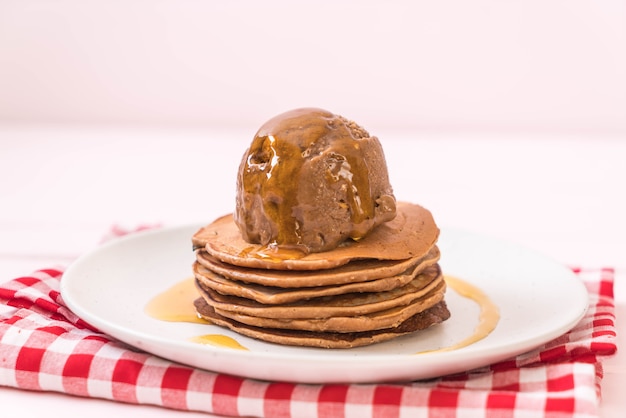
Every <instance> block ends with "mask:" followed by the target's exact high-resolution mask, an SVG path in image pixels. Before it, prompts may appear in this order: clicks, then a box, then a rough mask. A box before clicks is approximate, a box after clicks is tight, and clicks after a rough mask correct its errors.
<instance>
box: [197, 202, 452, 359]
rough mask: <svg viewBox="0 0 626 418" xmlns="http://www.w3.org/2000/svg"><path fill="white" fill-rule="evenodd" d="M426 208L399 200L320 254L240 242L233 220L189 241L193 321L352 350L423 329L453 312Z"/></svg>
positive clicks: (220, 222) (435, 231)
mask: <svg viewBox="0 0 626 418" xmlns="http://www.w3.org/2000/svg"><path fill="white" fill-rule="evenodd" d="M438 236H439V229H438V228H437V226H436V224H435V222H434V220H433V218H432V215H431V214H430V212H429V211H428V210H426V209H424V208H423V207H421V206H419V205H415V204H411V203H404V202H398V203H397V215H396V217H395V218H394V219H393V220H391V221H389V222H386V223H384V224H382V225H380V226H378V227H376V228H375V229H374V230H372V231H371V232H370V233H369V234H368V235H367V236H365V237H364V238H363V239H360V240H358V241H353V240H348V241H345V242H344V243H342V244H341V245H339V246H338V247H336V248H334V249H332V250H329V251H323V252H314V253H308V254H304V253H301V252H299V251H297V250H293V251H291V250H289V249H288V248H284V247H272V246H271V245H269V246H268V245H260V244H252V243H250V242H247V241H245V240H244V239H243V238H242V236H241V233H240V230H239V229H238V227H237V225H236V223H235V221H234V219H233V216H232V215H227V216H224V217H222V218H219V219H217V220H216V221H214V222H213V223H211V224H209V225H207V226H205V227H203V228H202V229H200V230H199V231H198V232H197V233H196V234H195V235H194V236H193V238H192V242H193V245H194V249H195V251H196V260H195V262H194V266H193V271H194V275H195V279H196V286H197V288H198V290H199V293H200V297H199V298H198V299H197V300H196V301H195V307H196V311H197V313H198V315H199V316H201V317H203V318H205V319H207V320H208V321H210V322H212V323H214V324H216V325H220V326H224V327H227V328H230V329H231V330H233V331H235V332H238V333H240V334H243V335H246V336H249V337H253V338H256V339H260V340H264V341H268V342H272V343H278V344H285V345H294V346H309V347H323V348H351V347H358V346H363V345H368V344H373V343H377V342H382V341H386V340H389V339H392V338H396V337H399V336H401V335H405V334H409V333H413V332H416V331H418V330H422V329H425V328H428V327H430V326H432V325H434V324H438V323H441V322H443V321H445V320H446V319H447V318H448V317H449V316H450V312H449V311H448V309H447V307H446V304H445V301H444V294H445V289H446V285H445V282H444V280H443V276H442V273H441V269H440V267H439V264H438V261H439V257H440V254H439V249H438V248H437V245H436V242H437V238H438Z"/></svg>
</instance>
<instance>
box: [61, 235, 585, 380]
mask: <svg viewBox="0 0 626 418" xmlns="http://www.w3.org/2000/svg"><path fill="white" fill-rule="evenodd" d="M200 227H201V225H189V226H182V227H175V228H164V229H158V230H152V231H145V232H140V233H137V234H133V235H129V236H126V237H122V238H119V239H116V240H114V241H111V242H109V243H107V244H104V245H102V246H100V247H98V248H96V249H94V250H93V251H92V252H89V253H87V254H85V255H84V256H82V257H80V258H79V259H78V260H77V261H76V262H74V263H73V264H72V265H71V266H70V267H69V268H68V269H67V271H66V272H65V274H64V275H63V278H62V281H61V294H62V296H63V299H64V301H65V302H66V304H67V305H68V307H69V308H70V309H71V310H72V311H73V312H74V313H76V314H77V315H78V316H79V317H81V318H82V319H84V320H85V321H87V322H88V323H90V324H91V325H93V326H95V327H97V328H98V329H100V330H101V331H102V332H104V333H106V334H108V335H110V336H112V337H114V338H116V339H119V340H120V341H123V342H125V343H127V344H129V345H131V346H134V347H136V348H138V349H141V350H145V351H146V352H149V353H152V354H154V355H157V356H160V357H163V358H165V359H169V360H171V361H174V362H178V363H182V364H186V365H189V366H193V367H197V368H200V369H205V370H209V371H214V372H221V373H228V374H233V375H238V376H242V377H248V378H255V379H262V380H271V381H289V382H300V383H356V382H359V383H365V382H391V381H411V380H419V379H429V378H434V377H438V376H442V375H446V374H453V373H458V372H463V371H466V370H470V369H473V368H477V367H481V366H485V365H488V364H491V363H494V362H498V361H502V360H505V359H507V358H510V357H512V356H515V355H518V354H521V353H523V352H526V351H528V350H531V349H533V348H535V347H537V346H539V345H541V344H544V343H546V342H548V341H550V340H551V339H553V338H556V337H558V336H559V335H561V334H563V333H565V332H566V331H568V330H569V329H571V328H572V327H573V326H574V325H575V324H576V323H577V322H578V321H579V320H580V319H581V318H582V316H583V315H584V314H585V312H586V309H587V306H588V294H587V291H586V289H585V287H584V285H583V283H582V282H581V281H580V280H579V279H578V278H577V277H576V276H575V275H574V274H573V273H572V272H571V271H570V270H569V269H568V268H566V267H565V266H562V265H560V264H559V263H556V262H555V261H553V260H551V259H549V258H546V257H545V256H543V255H541V254H538V253H536V252H534V251H531V250H528V249H526V248H523V247H521V246H519V245H516V244H512V243H508V242H503V241H500V240H496V239H493V238H489V237H486V236H482V235H478V234H475V233H471V232H467V231H462V230H458V229H447V228H443V229H442V231H441V236H440V239H439V243H438V245H439V247H440V249H441V254H442V256H441V261H440V264H441V267H442V269H443V272H444V274H445V275H449V276H454V277H456V278H459V279H461V280H463V281H466V282H468V283H470V284H472V285H473V286H476V287H478V288H479V289H480V290H482V291H483V292H484V293H485V294H487V296H488V297H489V298H490V299H491V301H493V302H494V303H495V304H496V305H497V306H498V308H499V311H500V320H499V322H498V324H497V326H496V328H495V329H494V331H493V332H491V334H489V335H488V336H487V337H486V338H484V339H482V340H480V341H478V342H476V343H474V344H471V345H469V346H466V347H463V348H460V349H456V350H451V351H442V350H441V349H442V348H445V347H448V346H453V345H455V344H456V343H458V342H460V341H462V340H463V339H465V338H467V337H468V336H470V335H471V334H472V333H473V331H474V328H475V327H476V326H477V325H478V323H479V313H480V307H479V306H478V305H477V304H476V303H475V302H474V301H473V300H471V299H467V298H465V297H462V296H460V295H459V294H457V293H456V292H455V291H454V290H452V289H450V288H449V289H448V291H447V293H446V301H447V303H448V307H449V309H450V311H451V314H452V316H451V318H450V319H449V320H448V321H446V322H444V323H443V324H440V325H437V326H434V327H432V328H430V329H428V330H425V331H421V332H417V333H414V334H411V335H408V336H404V337H400V338H397V339H395V340H391V341H387V342H384V343H380V344H374V345H370V346H366V347H359V348H354V349H318V348H303V347H289V346H281V345H277V344H271V343H265V342H262V341H257V340H254V339H251V338H247V337H244V336H241V335H238V334H236V333H233V332H231V331H229V330H226V329H224V328H221V327H218V326H215V325H211V324H195V323H182V322H165V321H160V320H157V319H154V318H152V317H151V316H149V315H148V314H146V313H145V312H144V308H145V306H146V305H147V304H148V302H149V301H150V300H151V299H152V298H154V297H155V296H156V295H157V294H159V293H162V292H164V291H165V290H167V289H168V288H170V287H172V286H173V285H175V284H177V283H179V282H181V281H183V280H185V279H189V278H190V277H191V276H192V273H191V266H192V263H193V261H194V253H193V251H192V247H191V236H192V235H193V233H194V232H196V231H197V230H198V229H199V228H200ZM208 334H215V335H222V336H225V337H230V338H233V339H235V340H236V341H237V342H238V343H239V344H241V346H243V347H245V348H246V349H247V350H241V349H234V348H229V347H225V346H214V345H209V344H199V343H197V342H193V341H192V340H193V339H194V338H197V337H199V336H203V335H208Z"/></svg>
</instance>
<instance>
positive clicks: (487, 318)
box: [145, 276, 500, 354]
mask: <svg viewBox="0 0 626 418" xmlns="http://www.w3.org/2000/svg"><path fill="white" fill-rule="evenodd" d="M445 280H446V283H447V285H448V287H449V288H450V289H451V290H453V291H454V292H456V293H458V294H459V295H460V296H462V297H464V298H467V299H470V300H472V301H473V302H475V303H476V304H477V305H478V306H479V308H480V313H479V317H478V324H477V325H476V326H475V327H474V331H473V333H472V334H471V335H470V336H469V337H467V338H465V339H463V340H461V341H459V342H457V343H455V344H452V345H449V346H446V347H442V348H438V349H434V350H425V351H420V352H417V353H416V354H424V353H435V352H440V351H452V350H458V349H460V348H463V347H466V346H468V345H471V344H474V343H475V342H477V341H480V340H482V339H483V338H485V337H487V336H488V335H489V334H490V333H491V332H492V331H493V330H494V329H495V328H496V326H497V324H498V321H499V320H500V314H499V309H498V307H497V306H496V305H495V304H494V303H493V301H492V300H491V299H490V298H489V296H488V295H486V294H485V293H484V292H483V291H482V290H480V289H479V288H478V287H476V286H474V285H472V284H471V283H469V282H467V281H465V280H462V279H459V278H457V277H452V276H445ZM198 297H200V296H199V294H198V291H197V290H196V287H195V279H194V278H193V277H191V278H188V279H185V280H183V281H181V282H178V283H176V284H175V285H173V286H172V287H170V288H169V289H166V290H165V291H164V292H162V293H159V294H158V295H156V296H155V297H154V298H153V299H151V300H150V302H148V304H147V305H146V307H145V312H146V313H147V314H148V315H149V316H151V317H152V318H154V319H158V320H161V321H168V322H191V323H197V324H209V322H208V321H206V320H205V319H202V318H200V317H198V315H197V314H196V311H195V308H194V305H193V302H194V300H195V299H197V298H198ZM439 326H441V325H439ZM190 341H192V342H195V343H198V344H209V345H213V346H218V347H225V348H231V349H237V350H247V348H246V347H244V346H243V345H242V344H241V343H239V342H238V341H237V340H236V339H234V338H232V337H228V336H226V335H222V334H205V335H199V336H196V337H193V338H191V339H190Z"/></svg>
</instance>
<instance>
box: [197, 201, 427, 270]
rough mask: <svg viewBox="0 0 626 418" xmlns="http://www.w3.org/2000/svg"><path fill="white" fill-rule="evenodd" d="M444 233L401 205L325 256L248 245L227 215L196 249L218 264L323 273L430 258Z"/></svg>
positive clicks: (412, 207) (422, 212)
mask: <svg viewBox="0 0 626 418" xmlns="http://www.w3.org/2000/svg"><path fill="white" fill-rule="evenodd" d="M438 237H439V228H438V227H437V225H436V224H435V221H434V219H433V217H432V214H431V213H430V212H429V211H428V210H427V209H425V208H423V207H421V206H419V205H416V204H412V203H407V202H398V204H397V215H396V217H395V218H394V219H393V220H391V221H389V222H386V223H384V224H382V225H379V226H378V227H377V228H375V229H374V230H373V231H371V232H370V233H369V234H368V235H367V236H365V237H364V238H363V239H361V240H359V241H352V240H348V241H345V242H344V243H342V244H341V245H339V246H338V247H337V248H335V249H333V250H330V251H325V252H319V253H309V254H304V253H300V252H299V251H297V250H289V249H285V248H274V247H272V246H263V245H258V244H251V243H249V242H246V241H245V240H244V239H243V238H242V236H241V233H240V231H239V229H238V227H237V225H236V224H235V222H234V219H233V216H232V214H231V215H226V216H223V217H221V218H218V219H217V220H215V221H214V222H213V223H211V224H209V225H207V226H205V227H204V228H201V229H200V230H199V231H198V232H196V233H195V234H194V236H193V237H192V243H193V246H194V248H196V249H199V248H204V249H205V250H206V251H207V252H208V253H209V254H210V255H212V256H213V257H215V258H217V259H218V260H220V261H222V262H224V263H227V264H232V265H236V266H242V267H251V268H265V269H272V270H323V269H329V268H333V267H338V266H341V265H344V264H347V263H348V262H350V261H352V260H357V259H378V260H406V259H410V258H415V257H419V258H422V257H424V256H425V255H426V254H427V253H428V252H429V251H430V249H431V248H432V247H433V245H435V243H436V241H437V238H438Z"/></svg>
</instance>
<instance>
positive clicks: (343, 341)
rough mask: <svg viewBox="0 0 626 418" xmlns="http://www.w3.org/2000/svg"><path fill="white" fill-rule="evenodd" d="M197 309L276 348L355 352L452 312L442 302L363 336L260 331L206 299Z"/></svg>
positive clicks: (348, 333)
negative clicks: (308, 348) (289, 347)
mask: <svg viewBox="0 0 626 418" xmlns="http://www.w3.org/2000/svg"><path fill="white" fill-rule="evenodd" d="M194 305H195V308H196V311H197V313H198V315H200V316H201V317H202V318H204V319H206V320H208V321H210V322H212V323H214V324H216V325H220V326H224V327H227V328H230V329H232V330H233V331H235V332H237V333H239V334H242V335H246V336H248V337H252V338H257V339H259V340H264V341H268V342H272V343H277V344H284V345H295V346H308V347H319V348H353V347H359V346H364V345H369V344H373V343H378V342H382V341H387V340H390V339H392V338H396V337H399V336H401V335H405V334H410V333H412V332H415V331H419V330H423V329H426V328H428V327H430V326H432V325H435V324H439V323H441V322H443V321H445V320H446V319H448V318H449V317H450V311H449V310H448V308H447V306H446V303H445V301H441V302H439V303H438V304H436V305H434V306H433V307H431V308H429V309H426V310H425V311H422V312H419V313H417V314H415V315H413V316H412V317H410V318H408V319H407V320H405V321H404V322H402V323H401V324H400V325H399V326H397V327H393V328H385V329H380V330H374V331H364V332H314V331H299V330H286V329H276V328H261V327H256V326H253V325H247V324H243V323H241V322H237V321H235V320H232V319H230V318H226V317H224V316H221V315H220V314H218V313H217V312H215V310H214V309H213V308H212V307H211V306H210V305H209V304H208V303H207V302H206V301H205V300H204V298H198V299H196V301H195V302H194Z"/></svg>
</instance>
